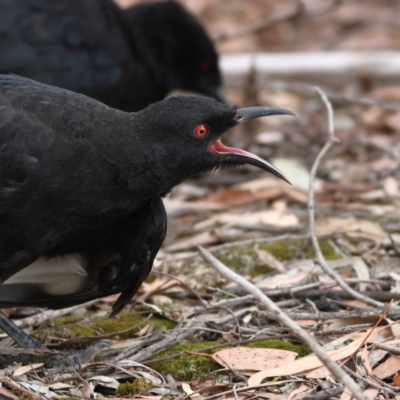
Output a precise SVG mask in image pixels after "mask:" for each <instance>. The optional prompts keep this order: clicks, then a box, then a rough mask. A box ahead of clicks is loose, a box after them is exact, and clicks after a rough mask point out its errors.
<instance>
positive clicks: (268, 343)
mask: <svg viewBox="0 0 400 400" xmlns="http://www.w3.org/2000/svg"><path fill="white" fill-rule="evenodd" d="M243 347H253V348H254V347H255V348H262V349H280V350H287V351H294V352H296V353H297V354H298V355H299V357H300V358H301V357H305V356H307V355H309V354H311V350H310V349H309V348H308V347H307V346H305V345H303V344H293V343H289V342H286V341H285V340H279V339H269V340H260V341H259V342H254V343H247V344H244V345H243Z"/></svg>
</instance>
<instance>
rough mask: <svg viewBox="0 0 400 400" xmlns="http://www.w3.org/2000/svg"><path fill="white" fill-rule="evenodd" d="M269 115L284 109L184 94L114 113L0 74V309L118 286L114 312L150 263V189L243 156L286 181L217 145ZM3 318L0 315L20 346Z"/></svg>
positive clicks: (64, 300)
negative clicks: (231, 131)
mask: <svg viewBox="0 0 400 400" xmlns="http://www.w3.org/2000/svg"><path fill="white" fill-rule="evenodd" d="M276 114H289V115H290V114H293V113H291V112H290V111H288V110H284V109H281V108H275V107H250V108H241V109H236V108H234V107H231V106H228V105H225V104H222V103H219V102H217V101H215V100H213V99H210V98H206V97H192V96H178V97H171V98H169V99H167V100H164V101H160V102H158V103H154V104H152V105H150V106H149V107H147V108H146V109H144V110H142V111H139V112H136V113H125V112H122V111H119V110H115V109H112V108H110V107H108V106H106V105H104V104H102V103H100V102H98V101H96V100H94V99H91V98H89V97H86V96H84V95H81V94H76V93H73V92H70V91H67V90H64V89H59V88H56V87H53V86H47V85H44V84H41V83H38V82H35V81H33V80H29V79H27V78H22V77H18V76H15V75H0V281H1V282H2V285H0V307H10V306H28V305H29V306H46V307H50V308H62V307H67V306H72V305H75V304H80V303H83V302H85V301H88V300H91V299H95V298H99V297H103V296H107V295H111V294H115V293H120V292H122V294H121V296H120V297H119V298H118V300H117V301H116V303H115V304H114V306H113V312H112V315H115V314H117V313H118V312H119V311H120V310H121V309H122V308H123V307H124V306H125V305H126V304H127V302H129V301H130V300H131V299H132V297H133V295H134V294H135V292H136V291H137V290H138V288H139V286H140V285H141V283H142V282H143V280H144V279H145V278H146V277H147V275H148V274H149V272H150V270H151V268H152V265H153V261H154V258H155V256H156V254H157V252H158V250H159V248H160V246H161V244H162V242H163V240H164V236H165V230H166V224H167V218H166V214H165V210H164V206H163V203H162V200H161V197H162V196H164V195H165V194H167V193H168V192H169V191H170V190H171V189H172V188H173V187H174V186H176V185H178V184H179V183H181V182H182V181H183V180H185V179H186V178H188V177H190V176H192V175H194V174H198V173H201V172H206V171H211V170H213V169H216V168H220V167H225V166H239V165H244V164H250V165H254V166H256V167H259V168H261V169H263V170H265V171H268V172H270V173H272V174H274V175H275V176H277V177H279V178H281V179H284V180H286V178H285V177H284V176H283V175H282V173H281V172H279V171H278V170H277V169H276V168H275V167H273V166H272V165H271V164H269V163H268V162H267V161H265V160H263V159H261V158H259V157H257V156H256V155H253V154H251V153H248V152H246V151H243V150H240V149H235V148H230V147H225V146H224V145H223V144H222V142H221V135H222V134H223V133H224V132H225V131H226V130H228V129H230V128H233V127H234V126H236V125H238V124H240V123H242V122H245V121H247V120H249V119H252V118H257V117H262V116H268V115H276ZM9 324H10V323H9V322H8V320H7V319H6V318H5V317H4V316H2V317H0V327H1V328H2V329H3V330H5V331H6V332H7V333H8V334H9V335H10V336H11V337H13V338H14V340H17V341H18V340H19V341H18V343H19V344H20V345H24V342H23V341H22V340H20V339H19V336H18V335H17V336H16V335H15V329H14V328H10V327H9ZM25 345H26V341H25ZM36 347H37V346H36Z"/></svg>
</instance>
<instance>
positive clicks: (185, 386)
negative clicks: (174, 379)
mask: <svg viewBox="0 0 400 400" xmlns="http://www.w3.org/2000/svg"><path fill="white" fill-rule="evenodd" d="M182 389H183V391H184V392H185V393H186V394H187V395H189V396H190V398H191V399H193V400H204V397H203V396H202V395H201V394H200V393H194V392H193V390H192V388H191V387H190V385H189V384H188V383H185V382H182Z"/></svg>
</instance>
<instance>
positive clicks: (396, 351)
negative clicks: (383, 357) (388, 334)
mask: <svg viewBox="0 0 400 400" xmlns="http://www.w3.org/2000/svg"><path fill="white" fill-rule="evenodd" d="M374 346H375V347H377V348H378V349H381V350H385V351H388V352H389V353H391V354H396V356H400V349H399V348H398V347H394V346H389V345H387V344H383V343H374Z"/></svg>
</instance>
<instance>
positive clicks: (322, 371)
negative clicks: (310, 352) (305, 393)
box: [304, 366, 333, 379]
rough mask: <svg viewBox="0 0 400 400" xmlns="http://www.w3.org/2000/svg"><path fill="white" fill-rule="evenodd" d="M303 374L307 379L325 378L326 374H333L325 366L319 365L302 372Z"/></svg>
mask: <svg viewBox="0 0 400 400" xmlns="http://www.w3.org/2000/svg"><path fill="white" fill-rule="evenodd" d="M304 376H305V377H306V378H308V379H325V378H327V377H328V376H333V375H332V373H331V372H330V371H329V369H328V368H326V367H325V366H323V367H319V368H316V369H312V370H311V371H308V372H306V373H305V374H304Z"/></svg>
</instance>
